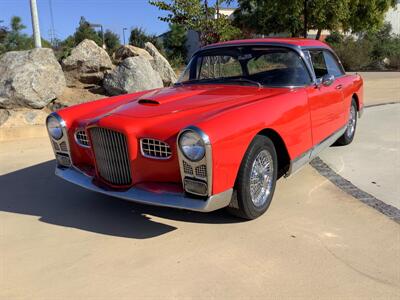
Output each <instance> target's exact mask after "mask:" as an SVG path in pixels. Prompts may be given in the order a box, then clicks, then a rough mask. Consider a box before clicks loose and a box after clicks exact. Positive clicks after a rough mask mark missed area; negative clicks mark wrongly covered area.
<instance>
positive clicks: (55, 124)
mask: <svg viewBox="0 0 400 300" xmlns="http://www.w3.org/2000/svg"><path fill="white" fill-rule="evenodd" d="M47 130H48V131H49V133H50V135H51V137H52V138H53V139H56V140H59V139H61V138H62V136H63V132H62V126H61V124H60V122H59V121H58V120H57V119H56V118H55V117H53V116H50V117H48V119H47Z"/></svg>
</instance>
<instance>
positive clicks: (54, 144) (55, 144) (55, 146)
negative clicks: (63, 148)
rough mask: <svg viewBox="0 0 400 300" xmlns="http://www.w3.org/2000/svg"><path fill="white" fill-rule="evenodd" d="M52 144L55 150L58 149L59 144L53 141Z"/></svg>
mask: <svg viewBox="0 0 400 300" xmlns="http://www.w3.org/2000/svg"><path fill="white" fill-rule="evenodd" d="M53 146H54V149H55V150H56V151H60V146H58V144H57V143H56V142H55V141H53Z"/></svg>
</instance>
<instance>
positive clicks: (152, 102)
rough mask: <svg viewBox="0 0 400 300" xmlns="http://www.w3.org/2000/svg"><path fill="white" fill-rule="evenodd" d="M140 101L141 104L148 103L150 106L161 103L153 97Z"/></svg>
mask: <svg viewBox="0 0 400 300" xmlns="http://www.w3.org/2000/svg"><path fill="white" fill-rule="evenodd" d="M138 103H139V104H141V105H148V106H156V105H160V102H158V101H156V100H152V99H140V100H139V101H138Z"/></svg>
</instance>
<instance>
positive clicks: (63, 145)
mask: <svg viewBox="0 0 400 300" xmlns="http://www.w3.org/2000/svg"><path fill="white" fill-rule="evenodd" d="M60 150H61V151H63V152H68V146H67V143H66V142H61V143H60Z"/></svg>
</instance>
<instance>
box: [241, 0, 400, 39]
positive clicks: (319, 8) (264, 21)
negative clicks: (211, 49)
mask: <svg viewBox="0 0 400 300" xmlns="http://www.w3.org/2000/svg"><path fill="white" fill-rule="evenodd" d="M238 4H239V8H238V9H237V11H236V12H235V24H237V25H238V26H239V27H241V28H242V29H247V30H250V31H252V32H253V33H256V34H267V35H268V34H279V33H289V34H290V35H291V36H293V37H295V36H300V35H301V33H302V32H304V31H307V29H316V30H317V31H318V33H317V36H316V38H317V39H319V37H320V34H321V32H322V30H324V29H327V30H331V31H335V30H345V31H350V32H360V31H368V30H371V29H378V28H379V27H381V26H382V24H383V20H384V15H385V13H386V11H387V10H388V9H389V7H390V6H394V5H395V4H396V0H238Z"/></svg>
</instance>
